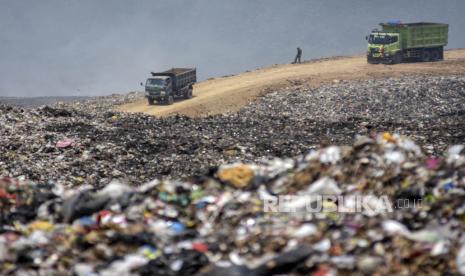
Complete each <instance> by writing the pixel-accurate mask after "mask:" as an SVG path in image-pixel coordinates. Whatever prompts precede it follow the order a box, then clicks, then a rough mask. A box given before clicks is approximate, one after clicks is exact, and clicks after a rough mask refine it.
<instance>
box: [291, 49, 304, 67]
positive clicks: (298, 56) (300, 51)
mask: <svg viewBox="0 0 465 276" xmlns="http://www.w3.org/2000/svg"><path fill="white" fill-rule="evenodd" d="M301 57H302V49H300V47H297V55H296V56H295V59H294V62H293V63H292V64H296V63H297V62H299V64H300V58H301Z"/></svg>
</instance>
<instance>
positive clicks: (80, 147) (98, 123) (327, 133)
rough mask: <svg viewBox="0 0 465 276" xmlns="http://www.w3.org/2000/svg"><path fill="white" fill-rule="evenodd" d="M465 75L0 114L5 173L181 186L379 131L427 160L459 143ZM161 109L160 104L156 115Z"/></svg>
mask: <svg viewBox="0 0 465 276" xmlns="http://www.w3.org/2000/svg"><path fill="white" fill-rule="evenodd" d="M464 89H465V78H464V77H454V76H450V77H421V76H418V77H414V76H411V77H408V78H400V79H386V80H365V81H350V82H346V81H340V82H337V83H336V82H335V83H332V84H329V85H325V86H322V87H320V88H317V89H314V88H310V87H308V86H307V85H306V84H302V83H300V85H294V86H290V87H289V88H285V89H283V90H281V91H278V92H272V93H269V94H267V95H265V96H264V97H262V98H259V99H257V100H256V101H254V102H253V103H251V104H249V105H247V106H245V107H244V108H243V109H242V110H240V111H239V112H237V113H233V114H226V115H217V116H210V117H205V118H188V117H184V116H172V117H168V118H155V117H151V116H147V115H142V114H125V113H119V112H115V111H113V107H114V106H115V105H117V104H121V103H124V102H129V101H133V100H136V99H140V97H141V96H142V95H141V94H140V93H131V94H129V95H126V96H118V95H113V96H108V97H100V98H95V99H89V100H86V101H82V102H77V103H63V104H58V105H54V106H45V107H41V108H36V109H21V108H17V107H7V106H3V107H0V124H1V125H2V127H1V128H0V175H3V176H9V177H13V178H20V179H29V180H33V181H39V182H43V181H54V182H62V183H66V184H67V185H75V186H80V185H82V184H91V185H93V186H96V187H102V186H104V185H106V184H107V183H108V182H110V181H111V179H113V178H124V179H126V180H125V181H126V182H128V183H129V184H131V185H138V184H140V183H141V182H145V181H148V180H150V179H153V178H156V177H167V176H168V177H173V178H176V179H184V178H187V177H190V176H194V175H205V174H208V172H209V170H210V169H211V168H214V167H217V166H219V165H221V164H224V163H234V162H246V163H247V162H261V160H262V159H263V158H265V159H270V158H274V157H280V158H286V157H294V156H297V155H300V154H305V153H307V152H308V151H309V150H310V149H312V148H319V147H320V145H323V146H324V145H328V144H339V145H347V144H350V143H351V142H352V140H353V138H354V137H355V136H356V135H358V134H360V135H370V133H376V132H384V131H388V132H395V133H401V134H405V135H408V136H409V137H411V138H413V139H414V140H415V141H417V142H418V143H419V144H420V145H421V146H422V148H423V149H424V150H425V151H426V152H427V153H428V154H431V155H438V154H439V153H441V152H443V151H444V150H446V149H447V147H448V146H449V145H453V144H460V143H463V141H464V137H465V120H463V117H464V115H465V113H464V110H465V106H464V101H463V97H464V94H465V91H464ZM154 108H156V106H155V107H154Z"/></svg>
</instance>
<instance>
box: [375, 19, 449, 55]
mask: <svg viewBox="0 0 465 276" xmlns="http://www.w3.org/2000/svg"><path fill="white" fill-rule="evenodd" d="M380 25H381V26H382V27H383V31H384V32H387V33H390V32H392V33H400V36H401V43H402V45H401V47H402V49H409V48H424V47H433V46H445V45H447V42H448V31H449V25H448V24H442V23H427V22H420V23H409V24H388V23H381V24H380Z"/></svg>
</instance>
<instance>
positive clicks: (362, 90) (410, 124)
mask: <svg viewBox="0 0 465 276" xmlns="http://www.w3.org/2000/svg"><path fill="white" fill-rule="evenodd" d="M449 62H451V61H449ZM446 63H447V62H446ZM437 64H441V63H437ZM435 65H436V64H431V65H430V66H435ZM423 66H426V65H423ZM386 68H391V67H386ZM386 70H390V69H386ZM443 73H444V72H443ZM142 98H143V95H142V94H141V93H129V94H127V95H112V96H108V97H99V98H93V99H89V100H85V101H82V102H73V103H60V104H56V105H53V106H42V107H40V108H32V109H24V108H20V107H12V106H4V105H0V124H1V126H2V127H1V128H0V275H69V274H73V275H78V276H81V275H82V276H84V275H86V276H88V275H173V276H174V275H204V276H207V275H250V276H261V275H425V274H430V275H440V274H444V275H457V274H459V273H460V274H462V275H465V261H464V260H465V241H464V238H463V232H464V231H465V220H464V218H465V205H464V202H465V146H464V144H465V120H464V119H465V101H464V99H465V74H464V72H455V71H454V72H453V74H450V75H443V76H432V75H421V74H417V75H408V76H398V77H387V76H386V78H382V79H377V78H374V79H373V78H370V79H362V80H340V79H338V80H337V81H333V80H331V81H330V82H329V83H324V84H322V85H319V86H315V85H314V83H313V82H312V81H311V80H307V81H305V80H301V81H292V83H289V84H288V85H287V86H286V87H280V88H274V89H272V90H270V91H268V93H266V95H263V96H261V97H257V98H256V99H255V100H254V101H253V102H251V103H248V104H247V105H245V106H243V107H241V108H240V109H239V110H238V111H237V112H231V113H228V114H217V115H213V116H207V117H195V118H191V117H187V116H181V115H176V116H168V117H156V116H150V115H146V114H139V113H127V112H117V111H115V110H114V107H115V106H119V105H124V104H127V103H131V102H136V101H139V100H141V99H142ZM186 102H188V101H186ZM280 195H283V196H285V195H290V196H300V200H296V201H293V203H291V206H290V207H292V208H295V211H296V212H294V211H293V210H292V209H286V208H284V209H280V207H276V205H274V204H272V202H276V201H277V200H278V199H279V196H280ZM315 196H317V198H315ZM319 196H344V199H341V200H339V199H337V200H332V199H329V198H328V199H325V200H324V201H322V199H321V200H319V199H318V197H319ZM360 196H366V197H365V199H364V201H363V204H364V207H363V208H362V206H360V205H358V206H357V204H361V203H357V202H360V200H361V199H360V200H359V199H358V198H360ZM378 197H380V198H381V197H382V198H384V200H381V199H379V200H378ZM302 199H306V200H310V199H313V200H315V199H316V200H319V201H320V203H321V205H320V206H324V208H325V209H319V210H318V209H315V208H314V207H315V206H310V207H312V208H310V210H309V209H307V208H308V207H307V202H305V201H302ZM270 202H271V207H272V208H271V209H270V208H269V206H270ZM312 202H313V201H312ZM380 203H382V204H383V205H380ZM384 204H389V205H384ZM266 206H268V207H266ZM273 206H274V207H273ZM366 206H368V208H366ZM379 207H381V208H379ZM276 208H278V209H276ZM335 208H336V209H335ZM339 208H342V209H339ZM286 210H287V211H286Z"/></svg>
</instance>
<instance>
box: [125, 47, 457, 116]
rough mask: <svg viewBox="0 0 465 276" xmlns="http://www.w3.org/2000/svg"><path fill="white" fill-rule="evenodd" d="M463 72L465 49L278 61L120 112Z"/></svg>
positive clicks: (209, 105)
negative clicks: (376, 58) (383, 58)
mask: <svg viewBox="0 0 465 276" xmlns="http://www.w3.org/2000/svg"><path fill="white" fill-rule="evenodd" d="M463 72H465V49H458V50H450V51H446V52H445V60H444V61H440V62H428V63H404V64H397V65H370V64H367V62H366V57H364V56H355V57H337V58H328V59H321V60H315V61H308V62H304V63H302V64H287V65H275V66H271V67H267V68H262V69H258V70H255V71H251V72H245V73H242V74H239V75H236V76H228V77H222V78H215V79H211V80H207V81H203V82H200V83H198V84H196V85H195V87H194V97H193V98H192V99H190V100H182V101H178V102H176V103H174V104H173V105H170V106H167V105H154V106H149V105H148V104H147V101H146V100H143V99H141V100H138V101H135V102H132V103H127V104H124V105H122V106H120V107H118V108H117V110H118V111H125V112H142V113H145V114H149V115H155V116H169V115H173V114H182V115H187V116H190V117H199V116H207V115H213V114H222V113H228V112H234V111H237V110H239V109H240V108H241V107H242V106H244V105H246V104H248V103H249V102H251V101H253V100H254V99H256V98H257V97H258V96H260V95H263V94H265V93H267V92H269V91H274V90H276V89H279V88H283V87H286V86H292V85H293V84H295V83H296V82H302V81H303V82H306V83H310V84H311V85H313V86H319V85H320V84H322V83H327V82H331V81H333V80H353V79H373V78H385V77H395V76H404V75H410V74H426V75H451V74H461V73H463Z"/></svg>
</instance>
